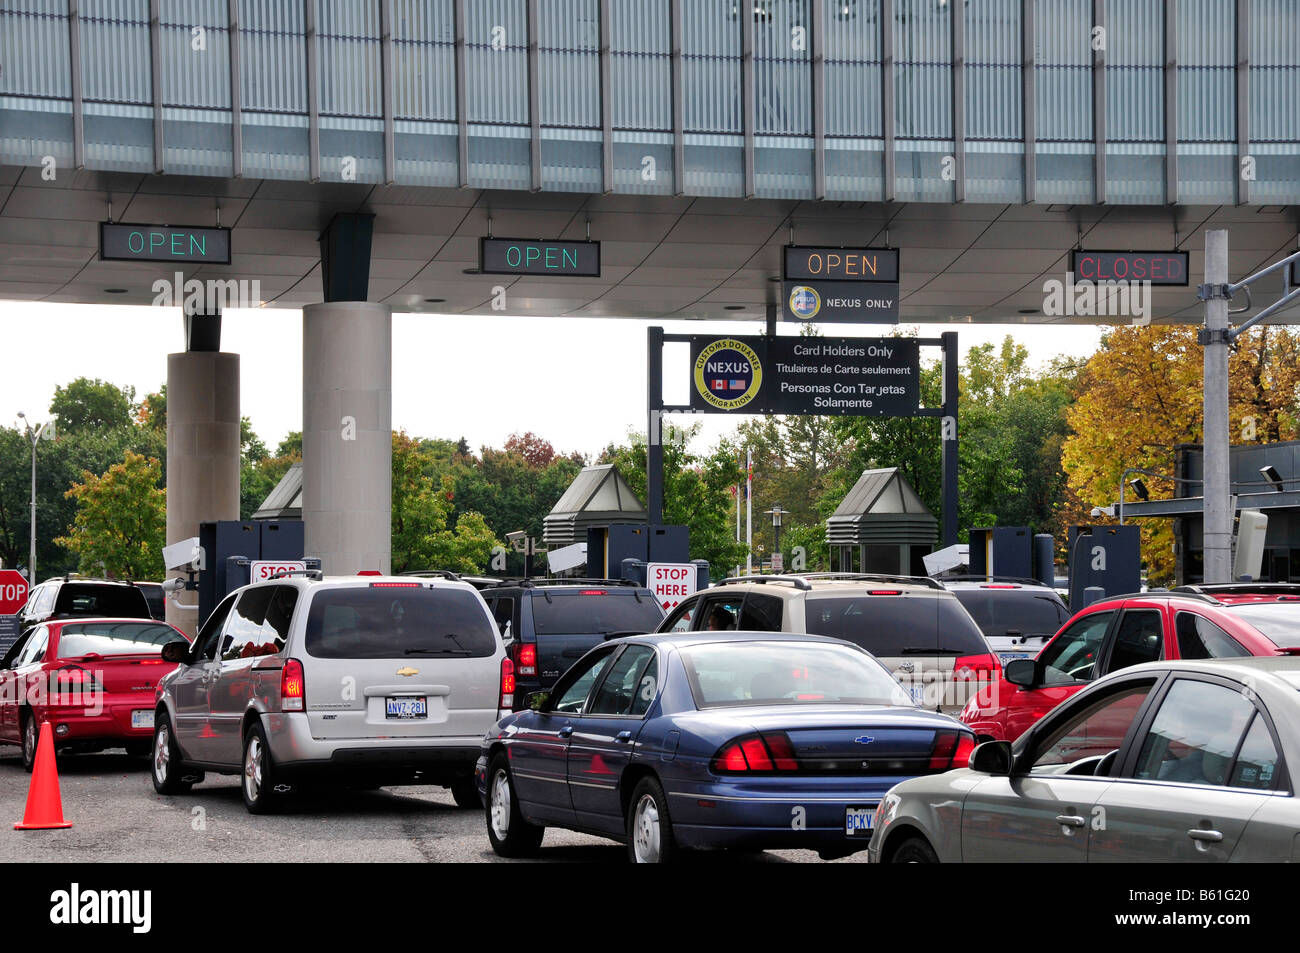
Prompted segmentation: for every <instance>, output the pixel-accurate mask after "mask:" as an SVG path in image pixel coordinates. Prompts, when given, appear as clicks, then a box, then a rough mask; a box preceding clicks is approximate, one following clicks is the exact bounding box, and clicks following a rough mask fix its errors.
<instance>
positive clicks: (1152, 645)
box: [961, 585, 1300, 741]
mask: <svg viewBox="0 0 1300 953" xmlns="http://www.w3.org/2000/svg"><path fill="white" fill-rule="evenodd" d="M1265 588H1266V587H1264V586H1255V587H1247V586H1242V585H1236V586H1229V587H1215V586H1207V587H1197V588H1196V589H1192V588H1191V587H1187V588H1185V589H1184V590H1183V591H1175V592H1147V593H1142V594H1140V595H1131V596H1115V597H1113V598H1110V599H1103V600H1102V601H1100V602H1097V603H1095V604H1093V605H1091V606H1089V607H1088V608H1086V609H1083V610H1082V611H1080V612H1078V613H1076V614H1075V615H1074V616H1073V617H1072V618H1071V619H1070V620H1069V621H1068V622H1067V623H1066V624H1065V626H1064V627H1062V629H1061V631H1060V632H1058V633H1056V635H1055V636H1053V638H1052V640H1051V641H1050V642H1048V643H1047V644H1046V645H1045V646H1043V649H1042V651H1041V652H1039V653H1038V657H1037V658H1034V659H1016V660H1014V661H1011V662H1008V663H1007V665H1006V668H1005V670H1004V672H1003V677H1002V678H1001V679H1000V680H999V681H997V682H995V683H993V684H991V685H990V686H989V688H987V689H984V690H982V691H980V692H979V693H978V694H977V695H976V696H975V697H974V698H972V699H971V700H970V701H969V702H968V703H967V705H966V707H965V708H964V709H963V710H962V713H961V720H962V721H964V722H965V723H966V724H968V725H970V726H971V728H973V729H975V732H976V734H978V735H982V736H987V737H986V739H985V740H987V739H988V738H992V739H995V740H1000V741H1003V740H1004V741H1014V740H1015V739H1016V738H1018V737H1019V736H1020V735H1021V734H1022V733H1023V732H1024V731H1025V729H1027V728H1028V727H1029V726H1030V725H1032V724H1033V723H1034V722H1036V721H1038V719H1039V718H1041V717H1043V715H1045V714H1047V713H1048V712H1049V711H1051V710H1052V709H1053V708H1055V707H1056V706H1057V705H1058V704H1060V703H1061V702H1063V701H1065V700H1066V699H1067V698H1069V697H1070V696H1071V695H1073V694H1074V693H1075V692H1077V691H1079V690H1080V689H1082V688H1084V687H1086V686H1087V685H1088V684H1089V683H1091V682H1092V681H1093V680H1095V679H1097V678H1100V677H1101V676H1103V675H1107V674H1109V673H1111V672H1114V671H1118V670H1119V669H1122V668H1127V667H1129V666H1130V665H1137V664H1139V663H1141V662H1154V661H1157V660H1159V659H1207V658H1233V657H1238V656H1245V655H1300V599H1298V598H1296V594H1295V593H1294V592H1291V591H1287V592H1282V591H1279V590H1278V589H1276V588H1274V589H1272V590H1270V591H1269V593H1268V594H1265V592H1264V590H1265ZM1217 589H1223V590H1227V589H1231V590H1232V591H1231V592H1228V591H1223V592H1222V595H1223V596H1224V598H1222V599H1220V598H1217V597H1216V595H1215V594H1212V593H1214V592H1215V590H1217ZM1229 599H1232V600H1233V601H1231V602H1230V601H1229Z"/></svg>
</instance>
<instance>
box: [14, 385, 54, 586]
mask: <svg viewBox="0 0 1300 953" xmlns="http://www.w3.org/2000/svg"><path fill="white" fill-rule="evenodd" d="M18 416H19V417H21V418H22V419H23V426H25V427H26V428H27V439H28V441H30V443H31V445H32V526H31V529H32V534H31V538H32V548H31V553H30V555H29V556H28V557H27V586H28V590H29V591H30V590H31V588H32V587H34V586H35V585H36V445H37V444H38V443H40V441H41V435H42V434H44V433H45V429H46V428H47V427H49V426H50V421H48V420H47V421H45V423H43V424H41V425H40V426H39V427H37V428H35V429H33V428H32V422H31V420H29V419H28V417H27V415H26V414H25V413H23V412H22V411H21V410H20V411H19V412H18ZM53 433H54V431H53V430H51V431H50V434H51V435H53Z"/></svg>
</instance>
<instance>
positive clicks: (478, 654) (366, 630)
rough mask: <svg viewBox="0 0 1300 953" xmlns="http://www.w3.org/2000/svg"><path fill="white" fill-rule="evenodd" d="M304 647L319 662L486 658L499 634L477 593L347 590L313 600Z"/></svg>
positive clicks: (416, 587) (418, 587) (392, 587)
mask: <svg viewBox="0 0 1300 953" xmlns="http://www.w3.org/2000/svg"><path fill="white" fill-rule="evenodd" d="M306 646H307V652H308V653H309V654H311V655H313V656H315V657H316V658H351V659H363V658H405V657H408V656H409V657H418V656H425V657H430V656H448V657H464V658H483V657H486V656H489V655H492V654H493V653H495V652H496V647H497V630H496V626H494V625H493V624H492V619H491V617H490V616H489V615H488V613H487V607H486V606H485V605H484V603H483V599H482V597H481V596H479V594H478V593H477V592H471V591H468V590H465V589H432V588H426V587H425V586H424V585H423V584H416V585H413V586H395V585H392V584H389V585H384V586H371V587H366V588H362V587H359V586H348V587H346V588H341V589H323V590H321V591H319V592H317V593H316V595H315V596H314V597H313V598H312V601H311V611H310V612H308V614H307V632H306Z"/></svg>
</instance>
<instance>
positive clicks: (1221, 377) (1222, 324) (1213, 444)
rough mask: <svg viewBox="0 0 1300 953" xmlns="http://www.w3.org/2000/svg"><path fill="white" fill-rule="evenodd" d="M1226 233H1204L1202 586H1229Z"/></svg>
mask: <svg viewBox="0 0 1300 953" xmlns="http://www.w3.org/2000/svg"><path fill="white" fill-rule="evenodd" d="M1229 295H1230V292H1229V290H1228V233H1227V231H1226V230H1224V229H1215V230H1213V231H1207V232H1206V233H1205V285H1204V287H1203V288H1202V293H1201V297H1202V298H1203V299H1204V301H1205V327H1203V328H1202V329H1201V331H1200V343H1201V344H1202V345H1203V346H1204V348H1205V395H1204V432H1203V435H1202V444H1203V446H1204V465H1205V482H1204V489H1203V494H1204V496H1203V509H1204V522H1203V529H1202V534H1203V539H1204V546H1203V552H1204V561H1203V570H1202V573H1203V581H1204V582H1207V583H1216V582H1231V581H1232V502H1231V495H1232V491H1231V487H1230V485H1229V472H1228V470H1229V468H1228V342H1229V340H1230V335H1229V332H1228V299H1229Z"/></svg>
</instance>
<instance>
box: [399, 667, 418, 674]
mask: <svg viewBox="0 0 1300 953" xmlns="http://www.w3.org/2000/svg"><path fill="white" fill-rule="evenodd" d="M397 674H398V675H419V674H420V670H419V669H418V668H411V666H409V665H403V666H402V667H401V668H399V669H398V670H397Z"/></svg>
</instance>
